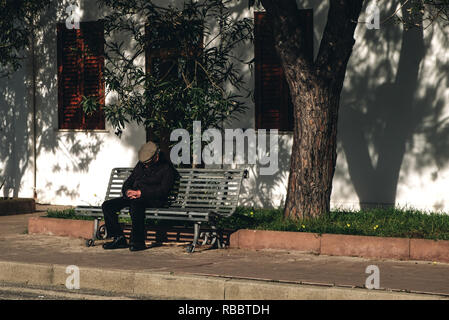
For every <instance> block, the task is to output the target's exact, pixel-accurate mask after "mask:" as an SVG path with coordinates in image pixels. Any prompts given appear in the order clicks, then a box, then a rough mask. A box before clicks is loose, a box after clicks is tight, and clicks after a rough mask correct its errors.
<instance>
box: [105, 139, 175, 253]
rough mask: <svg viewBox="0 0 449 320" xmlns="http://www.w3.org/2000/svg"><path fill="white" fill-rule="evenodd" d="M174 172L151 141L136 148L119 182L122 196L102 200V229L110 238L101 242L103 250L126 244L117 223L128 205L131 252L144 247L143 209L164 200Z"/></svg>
mask: <svg viewBox="0 0 449 320" xmlns="http://www.w3.org/2000/svg"><path fill="white" fill-rule="evenodd" d="M176 175H177V172H176V169H175V168H174V167H173V165H172V163H171V162H170V161H169V160H168V159H166V158H165V156H164V154H163V153H162V152H159V148H158V147H157V145H156V144H155V143H154V142H151V141H150V142H148V143H146V144H144V145H143V146H142V147H141V148H140V150H139V162H138V163H137V165H136V166H135V168H134V169H133V171H132V173H131V175H130V176H129V177H128V179H126V181H125V182H124V183H123V187H122V195H123V196H122V197H120V198H115V199H110V200H107V201H105V202H104V203H103V205H102V209H103V214H104V220H105V224H106V230H107V232H108V234H109V235H110V236H112V237H113V238H114V240H113V241H112V242H108V243H105V244H104V245H103V248H104V249H118V248H125V247H127V246H128V245H127V243H126V239H125V237H124V235H123V230H122V229H121V227H120V225H119V222H118V215H117V212H119V211H120V210H121V209H123V208H125V207H129V211H130V214H131V220H132V231H131V239H130V247H129V250H131V251H138V250H144V249H146V245H145V208H151V207H153V208H154V207H160V206H162V205H163V203H164V202H165V201H166V200H167V196H168V194H169V192H170V189H171V188H172V187H173V184H174V182H175V178H176Z"/></svg>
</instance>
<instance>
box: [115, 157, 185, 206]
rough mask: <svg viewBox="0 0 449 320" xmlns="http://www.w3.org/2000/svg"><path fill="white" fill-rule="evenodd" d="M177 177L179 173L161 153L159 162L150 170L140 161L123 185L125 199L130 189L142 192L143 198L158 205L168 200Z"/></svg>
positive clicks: (152, 165) (150, 166)
mask: <svg viewBox="0 0 449 320" xmlns="http://www.w3.org/2000/svg"><path fill="white" fill-rule="evenodd" d="M177 177H178V172H177V171H176V169H175V168H174V167H173V165H172V163H171V162H170V161H169V160H167V158H166V157H165V155H164V154H163V153H162V152H161V153H160V154H159V161H158V162H156V163H152V164H150V165H149V166H148V168H145V165H144V164H143V163H142V162H140V161H139V162H138V163H137V165H136V166H135V167H134V169H133V171H132V173H131V175H130V176H129V177H128V179H126V181H125V182H124V183H123V187H122V194H123V197H124V198H127V196H126V191H127V190H129V189H131V190H140V191H141V193H142V195H141V197H142V198H144V199H145V200H150V201H155V202H156V203H157V202H164V201H166V200H167V196H168V195H169V193H170V190H171V188H172V187H173V184H174V183H175V180H176V179H177Z"/></svg>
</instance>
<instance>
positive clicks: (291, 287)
mask: <svg viewBox="0 0 449 320" xmlns="http://www.w3.org/2000/svg"><path fill="white" fill-rule="evenodd" d="M66 267H67V266H63V265H53V264H35V263H32V264H31V263H22V262H13V261H0V281H4V282H8V283H17V284H26V285H37V286H55V287H58V288H65V287H64V286H65V283H66V279H67V277H68V274H67V273H66ZM79 271H80V288H82V289H93V290H100V291H103V292H105V291H106V292H112V293H119V294H129V295H133V296H152V297H155V296H156V297H160V298H167V299H193V300H198V299H209V300H210V299H213V300H254V299H257V300H377V299H381V300H399V299H401V300H414V299H419V300H422V299H432V300H435V299H449V297H448V296H445V295H438V294H429V293H426V294H424V293H415V292H413V293H407V292H398V291H392V290H382V289H381V290H368V289H364V288H346V287H338V286H316V285H305V284H295V283H281V282H273V281H263V280H247V279H235V278H224V277H214V276H200V275H193V274H181V273H179V274H177V273H176V274H174V273H168V272H165V273H164V272H144V271H131V270H114V269H103V268H87V267H79Z"/></svg>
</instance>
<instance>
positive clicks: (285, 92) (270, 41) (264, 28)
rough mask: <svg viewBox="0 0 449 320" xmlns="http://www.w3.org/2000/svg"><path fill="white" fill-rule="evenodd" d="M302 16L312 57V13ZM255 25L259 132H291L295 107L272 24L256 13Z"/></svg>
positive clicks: (256, 101)
mask: <svg viewBox="0 0 449 320" xmlns="http://www.w3.org/2000/svg"><path fill="white" fill-rule="evenodd" d="M301 15H302V17H303V19H301V20H302V21H304V24H305V26H304V27H305V28H306V30H307V31H306V33H307V39H306V43H307V46H306V50H307V51H308V52H309V51H310V49H312V51H311V52H312V53H313V20H312V19H313V15H312V10H301ZM254 24H255V26H254V58H255V104H256V108H255V112H256V129H278V130H281V131H292V130H293V104H292V101H291V98H290V90H289V88H288V84H287V81H286V79H285V74H284V70H283V68H282V64H281V61H280V59H279V56H278V55H277V52H276V48H275V46H274V38H273V35H272V30H271V23H270V21H269V19H268V16H267V15H266V13H265V12H255V13H254ZM309 33H310V35H309ZM309 53H310V52H309Z"/></svg>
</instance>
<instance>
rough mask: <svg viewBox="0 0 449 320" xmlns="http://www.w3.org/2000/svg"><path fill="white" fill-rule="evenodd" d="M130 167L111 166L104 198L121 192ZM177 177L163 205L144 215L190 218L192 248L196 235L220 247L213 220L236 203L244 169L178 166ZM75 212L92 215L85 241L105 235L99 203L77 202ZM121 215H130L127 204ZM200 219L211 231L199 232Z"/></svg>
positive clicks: (226, 214) (90, 242) (229, 212)
mask: <svg viewBox="0 0 449 320" xmlns="http://www.w3.org/2000/svg"><path fill="white" fill-rule="evenodd" d="M132 170H133V168H114V169H112V171H111V176H110V178H109V184H108V187H107V191H106V197H105V200H109V199H113V198H117V197H121V196H122V186H123V183H124V182H125V180H126V179H127V178H128V176H129V175H130V174H131V171H132ZM177 171H178V173H179V176H180V177H179V179H178V180H177V181H176V182H175V185H174V187H173V189H172V191H171V193H170V195H169V197H168V201H167V204H166V206H164V207H163V208H147V209H146V210H145V216H146V218H147V219H165V220H173V221H190V222H193V223H194V236H193V241H192V243H191V244H190V245H189V246H188V247H187V251H188V252H193V251H194V250H195V246H196V245H198V240H199V238H200V237H201V238H203V244H210V245H212V246H216V247H218V248H222V246H223V244H222V241H221V235H220V232H219V230H218V229H217V227H216V222H217V220H218V219H220V218H222V217H229V216H231V215H232V214H233V213H234V212H235V209H236V207H237V204H238V199H239V194H240V188H241V183H242V179H243V178H244V177H246V176H247V171H246V170H236V169H190V168H189V169H184V168H183V169H177ZM75 213H76V214H77V215H84V216H93V217H95V218H96V219H95V231H94V236H93V238H92V239H89V240H87V242H86V245H87V246H92V245H94V241H95V240H96V239H104V238H106V237H107V230H106V229H105V227H104V225H102V226H101V227H100V221H101V219H102V217H103V211H102V209H101V207H100V206H99V207H94V206H78V207H76V208H75ZM119 216H120V217H129V208H125V209H123V210H121V212H120V215H119ZM201 223H207V224H209V225H210V227H211V229H212V232H206V233H202V234H200V226H201Z"/></svg>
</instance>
